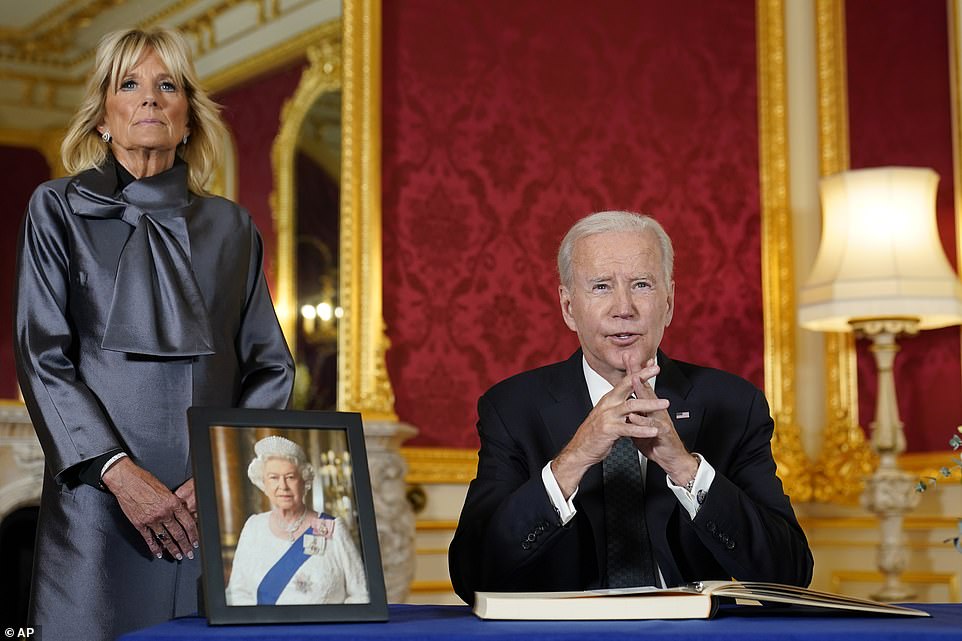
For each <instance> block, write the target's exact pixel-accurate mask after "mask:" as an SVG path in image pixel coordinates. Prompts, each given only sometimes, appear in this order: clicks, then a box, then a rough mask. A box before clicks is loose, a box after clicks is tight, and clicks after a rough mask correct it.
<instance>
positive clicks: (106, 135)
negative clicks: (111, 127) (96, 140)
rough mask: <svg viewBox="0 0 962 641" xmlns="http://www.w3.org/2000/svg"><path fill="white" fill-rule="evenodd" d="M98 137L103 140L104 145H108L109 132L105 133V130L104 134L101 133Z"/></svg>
mask: <svg viewBox="0 0 962 641" xmlns="http://www.w3.org/2000/svg"><path fill="white" fill-rule="evenodd" d="M100 137H101V138H103V141H104V142H105V143H107V144H110V132H109V131H107V130H106V129H105V130H104V132H103V133H102V134H100Z"/></svg>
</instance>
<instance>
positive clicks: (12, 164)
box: [0, 146, 50, 400]
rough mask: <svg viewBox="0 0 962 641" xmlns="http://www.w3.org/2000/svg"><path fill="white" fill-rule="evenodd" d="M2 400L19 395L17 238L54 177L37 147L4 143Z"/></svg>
mask: <svg viewBox="0 0 962 641" xmlns="http://www.w3.org/2000/svg"><path fill="white" fill-rule="evenodd" d="M0 167H3V171H2V172H0V193H2V194H3V201H2V204H0V227H2V228H3V230H4V231H3V233H2V234H0V274H3V278H0V310H3V312H2V313H0V399H5V400H10V399H15V398H17V373H16V370H15V369H14V366H13V311H12V310H13V284H14V274H15V273H16V259H17V239H18V237H19V231H20V223H21V221H22V220H23V214H24V212H26V211H27V203H28V202H29V201H30V195H31V194H32V193H33V190H34V189H36V188H37V186H38V185H40V183H42V182H44V181H46V180H49V179H50V168H49V167H48V166H47V161H46V160H45V159H44V157H43V155H42V154H41V153H40V152H39V151H37V150H35V149H27V148H23V147H5V146H0Z"/></svg>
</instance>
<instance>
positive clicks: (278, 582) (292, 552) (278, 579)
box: [257, 512, 334, 605]
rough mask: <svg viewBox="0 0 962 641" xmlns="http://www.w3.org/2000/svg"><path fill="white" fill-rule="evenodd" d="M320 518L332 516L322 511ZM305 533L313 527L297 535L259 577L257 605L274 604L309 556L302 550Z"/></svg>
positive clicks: (312, 532)
mask: <svg viewBox="0 0 962 641" xmlns="http://www.w3.org/2000/svg"><path fill="white" fill-rule="evenodd" d="M320 518H322V519H333V518H334V517H333V516H331V515H330V514H327V513H326V512H322V513H321V515H320ZM305 534H314V528H312V527H309V528H307V530H306V531H305V532H304V534H301V535H300V536H299V537H297V540H296V541H294V542H293V543H291V547H289V548H287V552H285V553H284V556H282V557H281V558H279V559H278V560H277V563H275V564H274V565H273V566H272V567H271V569H270V570H268V571H267V574H265V575H264V578H263V579H261V582H260V584H259V585H258V586H257V605H274V604H275V603H277V598H278V597H279V596H280V595H281V592H283V591H284V588H286V587H287V584H288V583H290V582H291V579H292V578H294V575H295V574H296V573H297V571H298V570H299V569H300V567H301V566H302V565H304V562H305V561H307V560H308V559H309V558H311V555H310V554H307V553H305V552H304V535H305Z"/></svg>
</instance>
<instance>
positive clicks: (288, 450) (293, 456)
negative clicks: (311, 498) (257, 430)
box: [247, 436, 314, 493]
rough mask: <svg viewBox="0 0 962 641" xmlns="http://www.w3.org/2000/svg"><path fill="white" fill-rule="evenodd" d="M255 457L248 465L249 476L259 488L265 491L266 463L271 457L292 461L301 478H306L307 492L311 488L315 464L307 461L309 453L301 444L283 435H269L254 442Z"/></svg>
mask: <svg viewBox="0 0 962 641" xmlns="http://www.w3.org/2000/svg"><path fill="white" fill-rule="evenodd" d="M254 455H255V456H254V458H253V460H251V463H250V465H248V466H247V478H249V479H250V480H251V483H253V484H254V485H255V486H256V487H257V489H259V490H260V491H261V492H263V491H264V464H265V463H267V461H268V460H269V459H272V458H279V459H283V460H285V461H290V462H291V463H293V464H294V465H296V466H297V470H298V472H300V474H301V478H302V479H304V485H305V487H306V489H305V493H307V492H310V490H311V481H313V480H314V466H313V465H311V464H310V463H309V462H308V461H307V455H306V454H305V453H304V450H303V449H301V446H300V445H298V444H297V443H295V442H294V441H291V440H288V439H286V438H284V437H283V436H267V437H265V438H262V439H261V440H259V441H257V442H256V443H255V444H254Z"/></svg>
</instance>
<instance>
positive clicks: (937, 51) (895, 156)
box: [845, 0, 962, 451]
mask: <svg viewBox="0 0 962 641" xmlns="http://www.w3.org/2000/svg"><path fill="white" fill-rule="evenodd" d="M845 10H846V22H847V27H846V37H847V40H848V47H847V48H848V52H847V53H848V91H849V120H850V124H849V132H850V139H851V165H852V167H853V168H859V167H877V166H882V165H908V166H921V167H931V168H933V169H935V171H937V172H938V173H939V176H940V177H941V180H940V181H939V191H938V201H937V209H938V224H939V232H940V235H941V237H942V246H943V248H944V249H945V253H946V255H947V256H948V257H949V260H950V261H951V262H952V264H953V265H956V264H957V260H956V240H955V234H956V231H955V206H954V195H953V194H954V189H955V186H954V183H953V161H952V110H951V104H952V103H951V94H950V86H951V85H950V72H949V48H948V27H947V16H946V3H945V2H944V1H943V0H917V1H915V2H903V1H902V0H847V2H846V3H845ZM859 342H860V343H866V345H860V349H859V365H858V379H859V417H860V419H861V420H860V422H861V424H862V425H866V426H867V425H869V424H870V423H871V421H872V420H873V419H874V416H875V405H874V404H875V398H876V391H875V390H876V377H875V362H874V359H873V358H872V356H871V355H870V354H869V353H868V351H867V349H866V347H867V341H859ZM900 345H901V346H902V351H901V352H900V353H899V355H898V357H897V358H896V361H895V376H896V388H897V392H898V400H899V413H900V415H901V418H902V421H903V422H904V423H905V432H906V440H907V443H908V450H909V451H933V450H945V449H947V448H948V439H949V437H950V436H951V434H952V433H954V427H955V426H956V425H959V424H960V423H962V363H960V345H959V329H958V328H957V327H952V328H946V329H941V330H934V331H929V332H922V333H921V334H919V335H917V336H915V337H912V338H905V339H902V340H901V341H900Z"/></svg>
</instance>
